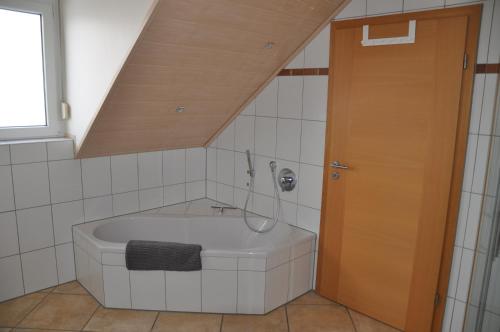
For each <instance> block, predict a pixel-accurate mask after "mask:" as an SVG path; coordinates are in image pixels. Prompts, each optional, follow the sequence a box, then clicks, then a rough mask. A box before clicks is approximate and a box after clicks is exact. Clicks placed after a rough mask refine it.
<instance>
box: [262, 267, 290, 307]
mask: <svg viewBox="0 0 500 332" xmlns="http://www.w3.org/2000/svg"><path fill="white" fill-rule="evenodd" d="M289 271H290V264H289V263H285V264H282V265H280V266H278V267H276V268H274V269H272V270H270V271H267V272H266V296H265V301H266V302H265V309H266V311H269V310H272V309H274V308H276V307H279V306H280V305H282V304H283V303H286V302H287V301H288V283H289V281H288V274H289V273H290V272H289Z"/></svg>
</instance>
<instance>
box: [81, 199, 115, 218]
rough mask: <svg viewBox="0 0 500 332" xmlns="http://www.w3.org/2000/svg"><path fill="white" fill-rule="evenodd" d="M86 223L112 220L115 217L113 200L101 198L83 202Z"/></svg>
mask: <svg viewBox="0 0 500 332" xmlns="http://www.w3.org/2000/svg"><path fill="white" fill-rule="evenodd" d="M83 208H84V215H85V221H93V220H99V219H105V218H110V217H112V216H113V198H112V196H111V195H109V196H101V197H95V198H87V199H85V200H84V201H83Z"/></svg>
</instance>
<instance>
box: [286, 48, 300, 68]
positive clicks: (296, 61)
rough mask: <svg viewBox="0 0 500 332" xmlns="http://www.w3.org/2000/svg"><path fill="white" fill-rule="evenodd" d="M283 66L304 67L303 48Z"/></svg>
mask: <svg viewBox="0 0 500 332" xmlns="http://www.w3.org/2000/svg"><path fill="white" fill-rule="evenodd" d="M285 68H286V69H294V68H304V50H302V51H300V52H299V54H297V55H296V56H295V58H293V59H292V60H291V61H290V62H289V63H288V65H287V66H286V67H285Z"/></svg>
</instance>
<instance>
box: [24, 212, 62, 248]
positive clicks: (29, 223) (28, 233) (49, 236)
mask: <svg viewBox="0 0 500 332" xmlns="http://www.w3.org/2000/svg"><path fill="white" fill-rule="evenodd" d="M17 227H18V229H19V246H20V248H21V252H27V251H32V250H36V249H41V248H46V247H50V246H53V245H54V233H53V228H52V211H51V207H50V205H47V206H42V207H37V208H31V209H25V210H18V211H17Z"/></svg>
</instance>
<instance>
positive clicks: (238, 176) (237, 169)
mask: <svg viewBox="0 0 500 332" xmlns="http://www.w3.org/2000/svg"><path fill="white" fill-rule="evenodd" d="M250 158H251V160H252V165H254V167H255V162H254V160H253V157H252V156H251V157H250ZM247 172H248V160H247V155H246V154H245V153H241V152H236V153H235V154H234V186H235V187H238V188H247V184H248V183H249V181H250V176H249V175H248V173H247Z"/></svg>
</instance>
